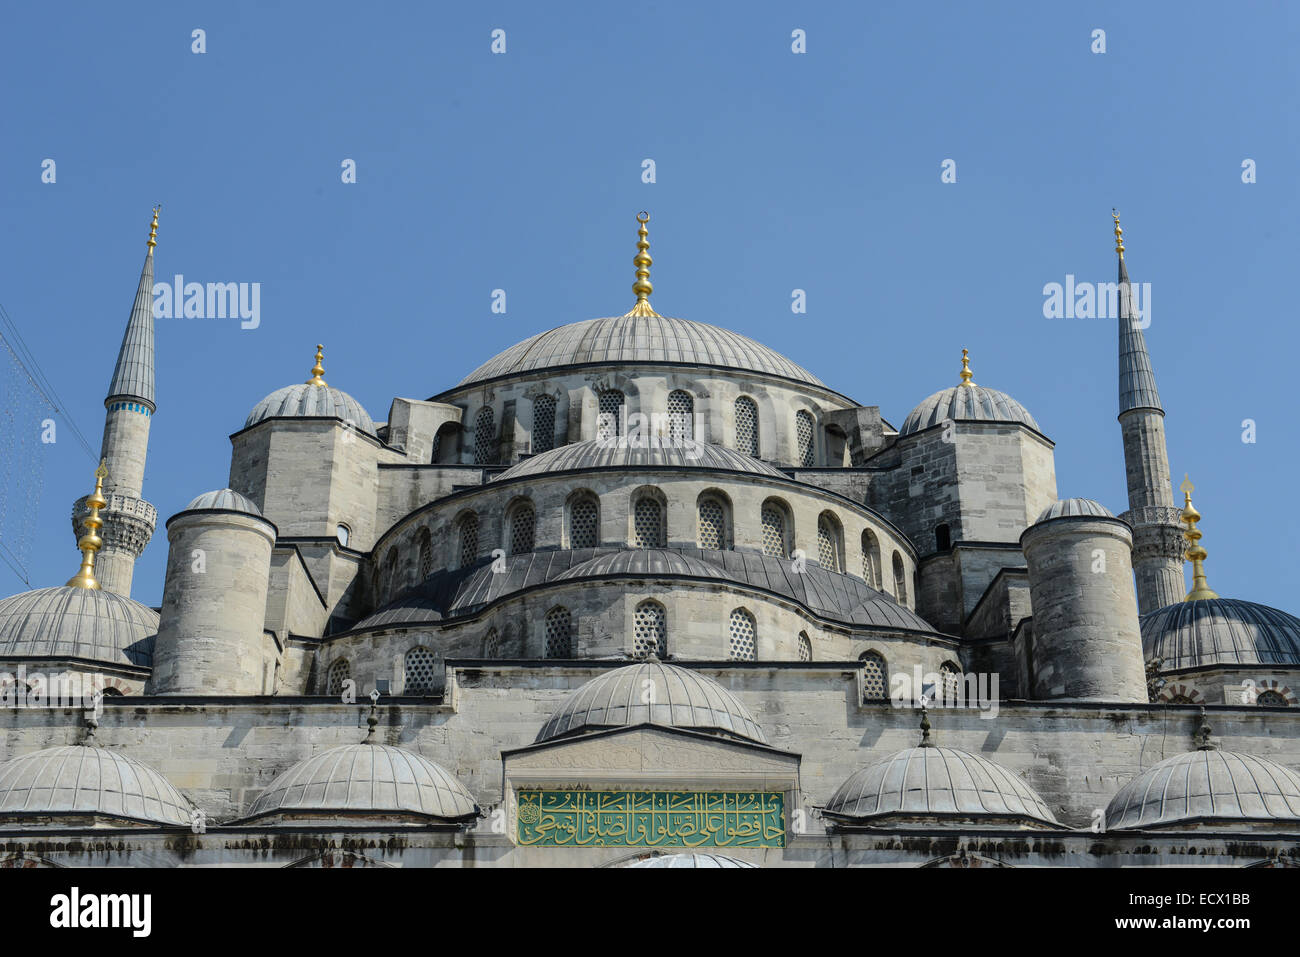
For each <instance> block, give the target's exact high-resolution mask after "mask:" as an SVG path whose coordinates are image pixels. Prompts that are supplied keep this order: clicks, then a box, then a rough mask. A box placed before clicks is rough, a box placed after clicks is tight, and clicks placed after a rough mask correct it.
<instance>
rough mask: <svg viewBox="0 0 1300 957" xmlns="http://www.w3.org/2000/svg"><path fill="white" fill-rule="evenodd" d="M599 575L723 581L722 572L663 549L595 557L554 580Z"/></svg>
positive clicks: (638, 549) (640, 550)
mask: <svg viewBox="0 0 1300 957" xmlns="http://www.w3.org/2000/svg"><path fill="white" fill-rule="evenodd" d="M600 575H686V576H688V577H690V578H725V577H726V576H725V575H724V574H723V572H722V569H721V568H718V567H717V566H716V565H710V564H709V563H708V562H706V561H703V560H701V559H699V558H692V557H691V556H689V555H683V554H682V553H681V552H677V551H670V550H669V549H666V548H628V549H623V550H622V551H617V552H612V553H610V554H608V555H598V556H597V557H595V558H590V559H588V560H587V561H585V562H583V563H582V564H580V565H574V566H573V567H572V568H570V569H569V570H568V571H564V572H561V573H560V574H558V575H556V576H555V578H556V580H557V581H558V580H560V579H569V578H596V577H598V576H600Z"/></svg>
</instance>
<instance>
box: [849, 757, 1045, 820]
mask: <svg viewBox="0 0 1300 957" xmlns="http://www.w3.org/2000/svg"><path fill="white" fill-rule="evenodd" d="M825 814H826V816H827V817H828V818H830V819H831V820H833V821H839V822H843V823H871V822H876V821H884V820H891V819H895V818H927V819H933V818H958V819H961V820H963V821H965V820H967V819H970V818H977V819H978V818H990V819H999V820H1003V819H1012V820H1016V821H1019V822H1020V823H1022V824H1024V823H1029V824H1033V825H1036V826H1041V825H1044V824H1046V825H1051V826H1057V820H1056V817H1055V816H1054V815H1053V814H1052V811H1051V809H1050V808H1049V807H1048V806H1047V803H1046V802H1045V801H1044V800H1043V799H1042V798H1041V797H1039V796H1038V794H1037V793H1035V791H1034V789H1033V788H1031V787H1030V786H1029V785H1028V784H1026V783H1025V782H1024V781H1022V780H1020V779H1019V778H1018V777H1016V776H1015V775H1014V774H1012V773H1011V772H1010V771H1008V770H1007V769H1006V768H1003V767H1001V766H999V765H997V764H994V763H993V762H992V761H990V760H988V759H987V758H984V757H981V756H980V755H978V754H971V753H970V752H969V751H959V750H957V749H956V748H939V747H915V748H905V749H904V750H902V751H897V752H895V753H894V754H891V755H890V756H889V757H887V758H884V759H883V760H880V761H877V762H875V763H874V764H869V765H867V766H866V767H865V768H862V769H861V770H858V771H855V772H854V773H853V774H852V775H850V776H849V778H848V780H846V781H845V782H844V783H843V784H841V785H840V786H839V789H838V790H837V791H836V792H835V794H834V796H833V797H832V798H831V799H830V802H829V803H828V804H827V805H826V809H825ZM927 823H933V821H932V820H930V821H927Z"/></svg>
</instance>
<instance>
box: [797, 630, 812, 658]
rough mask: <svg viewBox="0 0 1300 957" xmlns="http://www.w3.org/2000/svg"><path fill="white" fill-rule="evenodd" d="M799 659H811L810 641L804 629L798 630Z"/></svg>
mask: <svg viewBox="0 0 1300 957" xmlns="http://www.w3.org/2000/svg"><path fill="white" fill-rule="evenodd" d="M799 660H800V661H812V641H811V640H810V639H809V638H808V632H806V631H801V632H799Z"/></svg>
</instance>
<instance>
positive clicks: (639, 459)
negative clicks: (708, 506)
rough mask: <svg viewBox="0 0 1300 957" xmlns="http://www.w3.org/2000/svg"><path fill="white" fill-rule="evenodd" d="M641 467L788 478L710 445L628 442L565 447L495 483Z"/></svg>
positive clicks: (596, 441) (519, 465) (525, 462)
mask: <svg viewBox="0 0 1300 957" xmlns="http://www.w3.org/2000/svg"><path fill="white" fill-rule="evenodd" d="M642 466H644V467H659V466H690V467H693V468H700V469H713V470H715V471H722V472H749V473H751V474H753V475H766V476H769V477H771V478H786V477H787V476H786V474H785V473H784V472H782V471H780V470H779V469H776V468H774V467H773V466H771V465H768V464H767V463H766V462H763V461H760V460H759V459H756V458H754V457H753V456H750V455H745V454H744V453H743V452H737V451H736V450H735V449H729V448H726V447H725V446H722V445H713V444H712V443H709V442H694V441H692V442H689V443H686V444H685V445H683V447H681V448H679V447H677V446H675V445H666V444H653V445H650V444H647V445H646V447H644V448H642V447H638V446H633V445H631V444H630V443H626V442H624V443H618V442H613V441H602V440H600V439H588V440H587V441H585V442H574V443H572V444H571V445H562V446H560V447H559V448H558V449H551V450H550V451H549V452H542V453H540V454H538V455H534V456H531V457H529V458H526V459H524V460H523V461H521V462H518V463H516V464H514V465H512V466H510V468H508V469H506V470H505V471H504V472H502V473H501V474H500V475H498V476H497V477H496V479H495V480H494V481H497V482H501V481H504V480H506V479H514V478H520V477H522V476H525V475H545V474H547V473H550V472H567V471H577V470H582V471H585V470H587V469H597V468H611V467H617V468H638V467H642Z"/></svg>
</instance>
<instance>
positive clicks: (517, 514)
mask: <svg viewBox="0 0 1300 957" xmlns="http://www.w3.org/2000/svg"><path fill="white" fill-rule="evenodd" d="M536 526H537V515H536V513H535V512H534V511H533V506H532V503H531V502H526V501H525V502H518V503H516V504H515V506H514V507H513V508H512V509H510V554H511V555H522V554H523V553H524V552H531V551H532V550H533V541H534V538H535V530H536Z"/></svg>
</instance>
